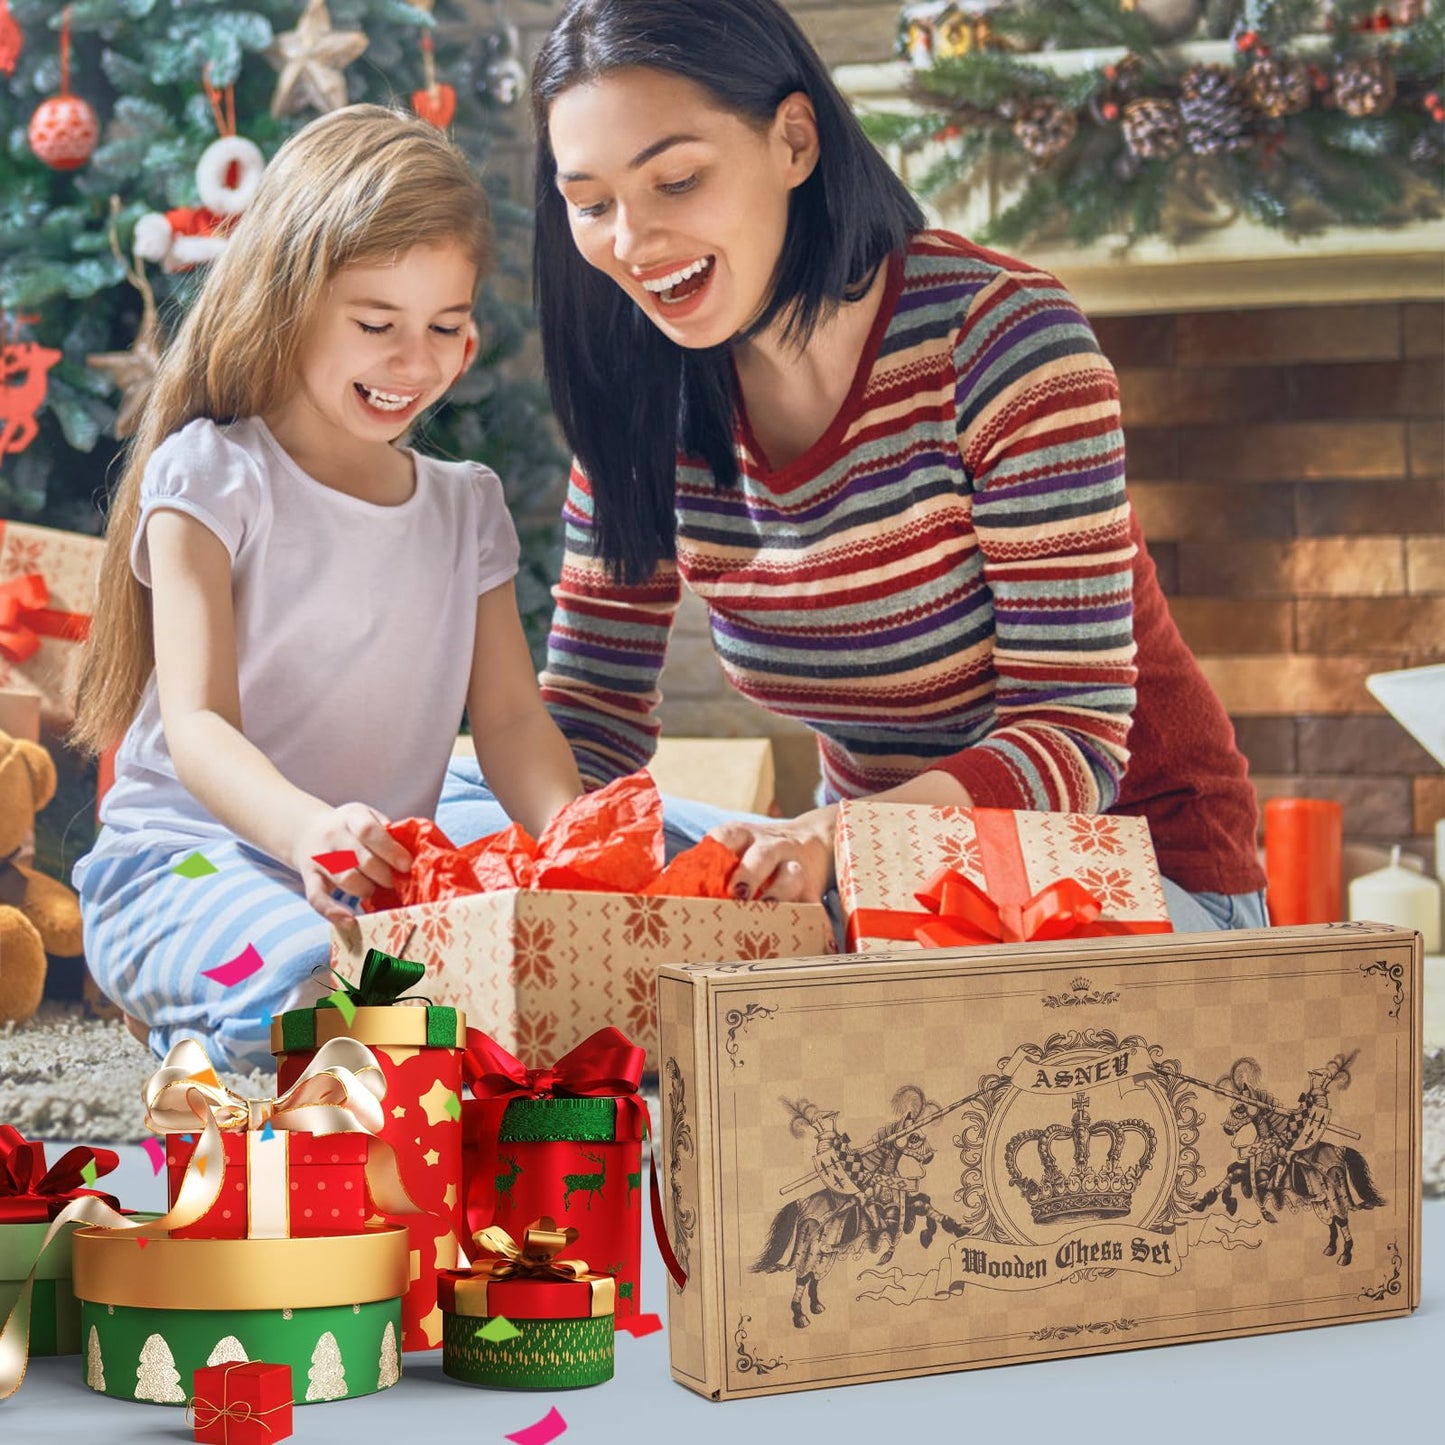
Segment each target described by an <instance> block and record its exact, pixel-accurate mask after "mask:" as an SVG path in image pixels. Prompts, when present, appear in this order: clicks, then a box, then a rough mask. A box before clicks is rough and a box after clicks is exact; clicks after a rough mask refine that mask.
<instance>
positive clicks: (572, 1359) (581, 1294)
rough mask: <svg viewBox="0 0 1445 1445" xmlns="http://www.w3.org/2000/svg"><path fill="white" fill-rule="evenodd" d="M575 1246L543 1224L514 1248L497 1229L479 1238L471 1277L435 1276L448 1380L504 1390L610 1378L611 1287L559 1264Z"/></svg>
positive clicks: (570, 1235) (581, 1263)
mask: <svg viewBox="0 0 1445 1445" xmlns="http://www.w3.org/2000/svg"><path fill="white" fill-rule="evenodd" d="M577 1238H578V1232H577V1230H576V1229H573V1228H571V1227H570V1226H569V1227H566V1228H561V1229H559V1228H558V1227H557V1224H556V1223H555V1221H554V1220H552V1219H550V1218H547V1217H546V1216H543V1217H542V1218H540V1219H534V1220H533V1221H532V1222H531V1224H529V1225H528V1226H527V1227H526V1229H524V1230H523V1231H522V1237H521V1242H520V1243H518V1241H517V1240H515V1239H513V1238H512V1236H511V1235H510V1234H509V1233H508V1232H507V1231H506V1230H505V1229H502V1228H500V1227H497V1226H493V1227H492V1228H490V1229H484V1230H480V1231H478V1233H477V1234H476V1235H475V1236H474V1240H473V1244H472V1250H471V1253H472V1265H471V1268H470V1269H462V1270H443V1271H442V1273H441V1274H440V1275H439V1276H438V1277H437V1303H438V1304H439V1305H440V1306H441V1310H442V1369H443V1371H444V1372H445V1373H446V1374H448V1375H450V1376H452V1378H453V1379H457V1380H465V1381H467V1383H469V1384H473V1385H494V1386H499V1387H502V1388H504V1389H510V1390H528V1389H531V1390H555V1389H568V1388H575V1387H576V1386H579V1385H598V1384H601V1383H602V1381H604V1380H610V1379H611V1378H612V1360H613V1339H612V1329H613V1324H612V1309H613V1292H614V1286H613V1279H612V1276H611V1275H609V1274H604V1273H601V1272H599V1271H596V1270H593V1269H592V1268H591V1267H590V1265H589V1264H588V1262H587V1261H586V1260H585V1259H562V1258H560V1257H559V1256H560V1255H561V1253H562V1251H563V1250H564V1249H569V1248H571V1247H572V1246H573V1244H574V1243H575V1242H576V1240H577Z"/></svg>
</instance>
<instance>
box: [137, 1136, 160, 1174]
mask: <svg viewBox="0 0 1445 1445" xmlns="http://www.w3.org/2000/svg"><path fill="white" fill-rule="evenodd" d="M141 1148H142V1149H144V1150H145V1151H146V1153H147V1154H148V1155H149V1156H150V1161H151V1168H152V1169H153V1170H154V1171H155V1172H156V1173H157V1174H159V1173H160V1172H161V1170H162V1169H163V1168H165V1163H166V1146H165V1145H164V1144H162V1143H161V1141H160V1140H159V1139H143V1140H142V1141H141Z"/></svg>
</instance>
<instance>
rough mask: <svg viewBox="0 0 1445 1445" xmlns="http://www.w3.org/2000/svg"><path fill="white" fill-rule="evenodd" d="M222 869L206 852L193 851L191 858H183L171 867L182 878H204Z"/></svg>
mask: <svg viewBox="0 0 1445 1445" xmlns="http://www.w3.org/2000/svg"><path fill="white" fill-rule="evenodd" d="M220 871H221V870H220V869H219V868H217V867H216V865H215V864H214V863H212V862H211V860H210V859H209V858H207V857H206V855H205V854H204V853H192V854H191V856H190V857H189V858H182V859H181V861H180V862H179V863H177V864H176V866H175V867H174V868H172V869H171V872H172V873H178V874H180V876H181V877H182V878H204V877H205V876H206V875H207V874H208V873H219V872H220Z"/></svg>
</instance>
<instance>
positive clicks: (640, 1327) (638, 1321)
mask: <svg viewBox="0 0 1445 1445" xmlns="http://www.w3.org/2000/svg"><path fill="white" fill-rule="evenodd" d="M617 1328H618V1329H619V1330H624V1331H626V1333H628V1334H629V1335H631V1336H632V1337H633V1339H638V1340H640V1339H641V1338H642V1337H643V1335H655V1334H656V1333H657V1332H658V1330H660V1329H661V1328H662V1316H661V1315H633V1316H632V1317H631V1318H630V1319H625V1320H619V1321H618V1322H617Z"/></svg>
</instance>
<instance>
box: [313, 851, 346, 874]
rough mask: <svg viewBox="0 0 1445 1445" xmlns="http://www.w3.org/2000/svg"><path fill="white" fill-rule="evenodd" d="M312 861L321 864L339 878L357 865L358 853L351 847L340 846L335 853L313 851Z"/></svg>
mask: <svg viewBox="0 0 1445 1445" xmlns="http://www.w3.org/2000/svg"><path fill="white" fill-rule="evenodd" d="M311 861H312V862H313V863H318V864H320V866H321V867H322V868H324V869H325V870H326V871H327V872H328V873H329V874H330V875H331V876H332V877H333V878H339V877H340V876H341V875H342V874H343V873H350V872H351V870H352V869H353V868H355V867H356V854H355V853H353V852H352V851H351V849H350V848H338V849H337V850H336V852H334V853H313V854H312V855H311Z"/></svg>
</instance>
